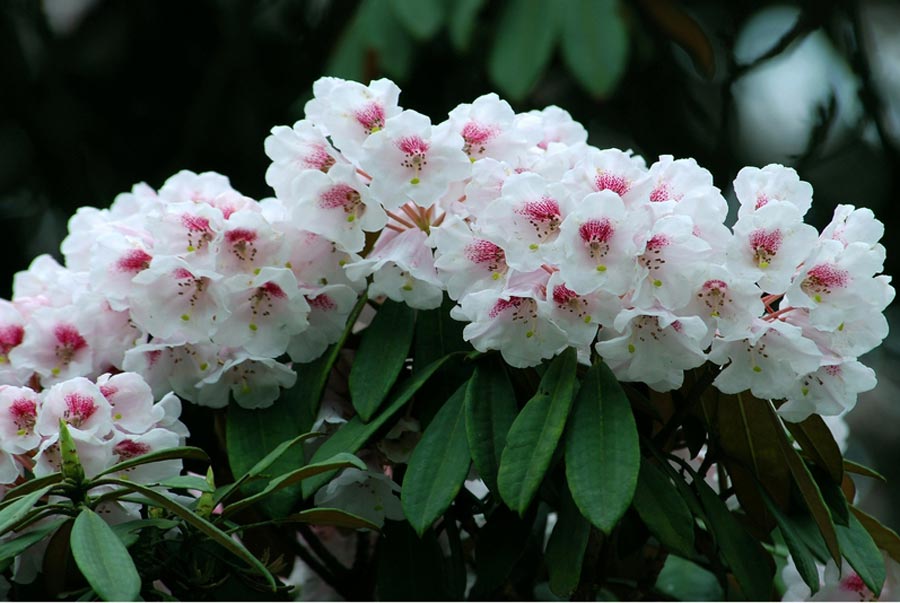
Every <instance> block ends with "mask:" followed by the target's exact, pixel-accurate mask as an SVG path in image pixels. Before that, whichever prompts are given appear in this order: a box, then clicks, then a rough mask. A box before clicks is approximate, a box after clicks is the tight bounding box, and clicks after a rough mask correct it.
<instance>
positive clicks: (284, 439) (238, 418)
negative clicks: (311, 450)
mask: <svg viewBox="0 0 900 603" xmlns="http://www.w3.org/2000/svg"><path fill="white" fill-rule="evenodd" d="M291 402H292V401H291V400H289V399H283V398H282V399H279V400H277V401H276V402H275V404H274V405H272V406H270V407H268V408H257V409H246V408H241V407H240V406H237V405H231V406H230V407H229V408H228V413H227V415H226V422H225V433H226V436H225V437H226V441H227V443H228V446H227V452H228V464H229V465H230V466H231V472H232V474H233V475H235V476H240V477H239V478H238V481H239V482H240V484H235V485H234V486H232V489H231V490H226V491H225V492H223V493H222V497H221V498H225V497H226V496H230V495H231V494H233V493H234V491H235V490H236V489H237V488H238V487H240V488H241V491H242V492H243V493H245V494H248V495H252V494H256V493H258V492H259V491H260V490H261V489H262V488H263V486H262V484H260V483H259V482H254V481H251V480H252V478H253V477H255V476H258V475H260V474H261V473H263V472H265V471H268V473H269V475H270V476H271V475H280V474H282V473H285V472H287V471H290V470H291V469H294V468H296V467H299V466H302V465H303V463H304V460H305V459H304V456H303V448H302V446H299V445H298V444H300V443H301V442H302V441H304V440H305V439H307V438H309V437H311V434H308V433H304V432H305V431H306V430H307V429H308V428H309V426H308V425H303V424H302V421H301V417H300V416H299V415H298V414H297V411H298V409H299V407H297V406H294V405H293V404H292V403H291ZM298 433H299V434H303V435H300V436H297V434H298ZM300 498H301V491H300V488H299V487H297V488H292V489H289V490H285V491H283V492H279V493H278V494H276V495H275V496H273V497H272V498H270V499H267V500H266V501H265V502H264V503H263V504H262V508H263V510H264V511H265V513H266V514H267V515H269V516H270V517H280V516H282V515H286V514H287V513H289V512H290V510H291V508H293V506H294V504H295V503H296V502H297V501H298V500H299V499H300Z"/></svg>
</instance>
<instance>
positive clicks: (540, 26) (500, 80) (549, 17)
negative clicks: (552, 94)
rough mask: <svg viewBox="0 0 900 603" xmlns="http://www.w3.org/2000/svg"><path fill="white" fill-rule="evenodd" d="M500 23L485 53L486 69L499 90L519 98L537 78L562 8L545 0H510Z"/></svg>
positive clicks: (546, 60) (546, 59) (547, 59)
mask: <svg viewBox="0 0 900 603" xmlns="http://www.w3.org/2000/svg"><path fill="white" fill-rule="evenodd" d="M500 23H502V24H503V27H501V28H500V30H499V31H498V33H497V36H496V38H495V39H494V46H493V48H491V51H490V55H489V56H488V73H489V74H490V76H491V80H492V81H493V82H494V84H496V85H497V86H498V87H499V88H500V90H501V91H502V92H503V93H504V94H506V95H507V96H509V97H510V98H512V100H516V101H520V100H522V99H523V98H525V95H527V94H528V92H529V91H531V89H532V88H533V87H534V85H535V84H536V83H537V82H538V79H539V78H540V76H541V74H542V73H543V72H544V68H545V67H546V66H547V64H548V63H549V62H550V57H551V56H552V55H553V48H554V46H555V45H556V41H557V39H558V38H559V33H560V25H561V11H560V9H559V6H558V5H556V4H555V3H553V2H546V0H510V1H509V2H508V3H507V4H506V10H505V11H504V13H503V15H501V17H500Z"/></svg>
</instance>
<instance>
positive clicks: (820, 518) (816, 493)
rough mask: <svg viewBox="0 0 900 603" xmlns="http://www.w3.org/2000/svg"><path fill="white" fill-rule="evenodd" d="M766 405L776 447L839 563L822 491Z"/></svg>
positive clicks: (769, 407)
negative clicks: (775, 436)
mask: <svg viewBox="0 0 900 603" xmlns="http://www.w3.org/2000/svg"><path fill="white" fill-rule="evenodd" d="M766 407H767V409H768V413H767V414H768V417H769V421H770V422H771V423H772V425H773V426H775V428H776V429H775V433H776V434H777V436H778V437H777V439H776V441H777V443H778V447H779V448H780V449H781V453H782V455H783V456H784V460H785V461H786V464H787V466H788V468H789V469H790V472H791V475H792V476H793V478H794V483H795V484H797V488H798V489H799V490H800V495H801V497H802V498H803V502H804V503H806V508H807V509H809V512H810V515H811V516H812V518H813V520H814V521H815V523H816V526H818V528H819V532H821V534H822V538H823V539H824V540H825V545H826V546H827V547H828V552H829V553H830V554H831V558H832V559H834V561H835V563H837V564H838V565H840V563H841V552H840V547H839V546H838V540H837V534H836V533H835V531H834V522H833V521H832V520H831V513H830V512H829V511H828V507H827V506H826V504H825V501H824V499H823V498H822V492H821V491H820V490H819V486H818V484H816V480H814V479H813V477H812V474H811V473H810V472H809V468H808V467H807V466H806V463H804V462H803V459H801V458H800V455H798V454H797V451H796V450H794V446H793V445H792V444H791V443H790V441H789V440H788V438H787V434H785V432H784V429H783V428H782V425H781V420H780V419H779V418H778V416H777V415H776V414H775V410H774V409H773V408H772V407H771V405H769V404H768V403H767V404H766Z"/></svg>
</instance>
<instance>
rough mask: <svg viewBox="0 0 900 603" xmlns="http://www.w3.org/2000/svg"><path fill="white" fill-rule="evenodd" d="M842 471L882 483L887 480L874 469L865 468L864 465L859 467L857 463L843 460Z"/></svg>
mask: <svg viewBox="0 0 900 603" xmlns="http://www.w3.org/2000/svg"><path fill="white" fill-rule="evenodd" d="M844 471H848V472H850V473H855V474H857V475H864V476H866V477H871V478H874V479H877V480H879V481H882V482H886V481H887V479H885V477H884V476H883V475H881V474H880V473H878V472H877V471H875V470H874V469H871V468H870V467H866V466H865V465H860V464H859V463H855V462H853V461H850V460H847V459H844Z"/></svg>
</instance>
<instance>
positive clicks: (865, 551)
mask: <svg viewBox="0 0 900 603" xmlns="http://www.w3.org/2000/svg"><path fill="white" fill-rule="evenodd" d="M835 529H836V530H837V537H838V542H839V543H840V545H841V553H842V554H843V555H844V557H846V558H847V562H848V563H849V564H850V567H852V568H853V569H854V570H855V571H856V573H857V574H858V575H859V577H860V578H862V581H863V582H864V583H865V585H866V586H868V587H869V590H871V591H872V592H873V593H875V596H876V597H878V596H879V595H881V588H882V587H883V586H884V579H885V576H886V572H885V568H884V556H883V555H882V554H881V551H879V550H878V546H876V544H875V541H874V540H873V539H872V536H870V535H869V533H868V532H867V531H866V528H864V527H863V525H862V523H860V521H859V520H858V519H857V518H856V516H855V515H850V522H849V525H848V526H842V525H837V526H835Z"/></svg>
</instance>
